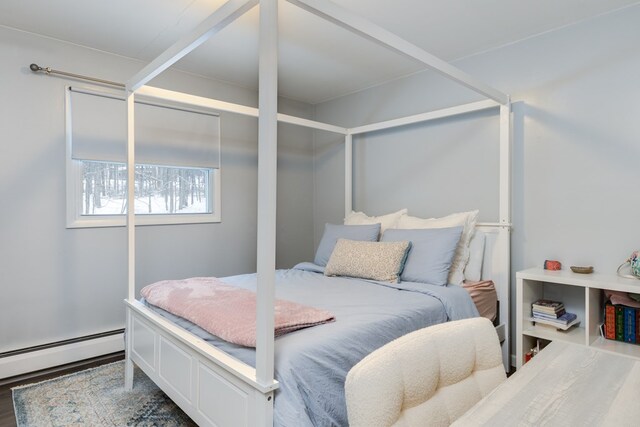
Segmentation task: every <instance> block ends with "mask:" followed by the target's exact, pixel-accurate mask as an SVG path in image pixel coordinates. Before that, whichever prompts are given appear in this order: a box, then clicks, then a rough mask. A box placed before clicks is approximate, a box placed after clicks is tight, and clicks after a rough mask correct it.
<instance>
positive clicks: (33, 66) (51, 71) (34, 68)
mask: <svg viewBox="0 0 640 427" xmlns="http://www.w3.org/2000/svg"><path fill="white" fill-rule="evenodd" d="M29 68H30V69H31V71H33V72H34V73H37V72H40V71H42V72H45V73H47V74H58V75H61V76H67V77H73V78H74V79H80V80H88V81H92V82H96V83H102V84H106V85H110V86H116V87H120V88H123V89H124V87H125V85H124V83H118V82H112V81H110V80H103V79H97V78H95V77H88V76H83V75H82V74H74V73H67V72H66V71H60V70H54V69H53V68H51V67H45V68H43V67H40V66H39V65H38V64H31V65H29Z"/></svg>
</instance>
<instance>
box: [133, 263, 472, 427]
mask: <svg viewBox="0 0 640 427" xmlns="http://www.w3.org/2000/svg"><path fill="white" fill-rule="evenodd" d="M321 272H322V269H321V268H320V267H317V266H315V265H313V264H310V263H303V264H299V265H298V266H296V268H293V269H290V270H278V271H277V272H276V298H281V299H286V300H289V301H294V302H298V303H300V304H305V305H309V306H313V307H316V308H321V309H325V310H328V311H330V312H332V313H333V314H334V315H335V317H336V321H335V322H333V323H328V324H324V325H320V326H315V327H312V328H307V329H303V330H299V331H296V332H292V333H289V334H287V335H283V336H281V337H278V338H276V340H275V377H276V379H277V380H278V381H279V382H280V388H279V389H278V390H276V397H275V401H274V425H276V426H291V427H303V426H346V425H347V412H346V405H345V400H344V381H345V378H346V375H347V373H348V372H349V370H350V369H351V367H353V366H354V365H355V364H356V363H358V362H359V361H360V360H361V359H362V358H363V357H364V356H366V355H367V354H369V353H371V352H372V351H374V350H376V349H377V348H379V347H381V346H382V345H384V344H386V343H388V342H390V341H392V340H394V339H395V338H398V337H400V336H402V335H405V334H407V333H409V332H411V331H414V330H417V329H420V328H423V327H426V326H430V325H434V324H437V323H442V322H446V321H448V320H457V319H462V318H467V317H475V316H477V315H478V311H477V310H476V307H475V305H474V304H473V302H472V300H471V298H470V297H469V294H468V293H467V292H466V291H465V290H464V289H462V288H460V287H457V286H445V287H441V286H433V285H428V284H423V283H413V282H401V283H399V284H388V283H380V282H371V281H366V280H361V279H352V278H343V277H326V276H324V275H323V274H321ZM222 280H223V281H224V282H225V283H228V284H231V285H234V286H239V287H242V288H245V289H254V290H255V283H256V275H255V274H248V275H240V276H232V277H226V278H223V279H222ZM142 302H143V303H145V304H146V305H147V306H149V307H150V308H151V309H153V310H154V311H156V312H157V313H159V314H160V315H162V316H164V317H165V318H168V319H169V320H171V321H173V322H174V323H176V324H177V325H178V326H180V327H182V328H184V329H186V330H188V331H190V332H191V333H193V334H195V335H197V336H199V337H200V338H202V339H204V340H206V341H207V342H209V343H211V344H212V345H215V346H216V347H218V348H220V349H221V350H223V351H225V352H227V353H228V354H230V355H231V356H234V357H235V358H237V359H239V360H241V361H243V362H245V363H247V364H249V365H251V366H255V349H253V348H247V347H242V346H238V345H235V344H231V343H229V342H226V341H223V340H221V339H219V338H217V337H215V336H213V335H211V334H209V333H207V332H206V331H204V330H203V329H201V328H199V327H198V326H197V325H194V324H193V323H191V322H189V321H187V320H185V319H182V318H180V317H177V316H174V315H172V314H170V313H168V312H166V311H163V310H161V309H160V308H157V307H154V306H151V305H150V304H147V303H146V302H145V301H142Z"/></svg>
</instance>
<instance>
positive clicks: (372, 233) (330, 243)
mask: <svg viewBox="0 0 640 427" xmlns="http://www.w3.org/2000/svg"><path fill="white" fill-rule="evenodd" d="M379 234H380V224H369V225H337V224H325V226H324V234H323V235H322V239H320V244H319V245H318V249H317V250H316V257H315V259H314V261H313V262H314V263H315V264H317V265H321V266H325V265H327V262H328V261H329V257H330V256H331V253H332V252H333V248H334V246H335V245H336V243H337V242H338V239H349V240H364V241H369V242H377V241H378V235H379Z"/></svg>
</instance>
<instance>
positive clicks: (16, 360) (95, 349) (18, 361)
mask: <svg viewBox="0 0 640 427" xmlns="http://www.w3.org/2000/svg"><path fill="white" fill-rule="evenodd" d="M122 350H124V334H123V333H118V334H116V335H109V336H104V337H99V338H95V339H90V340H86V341H81V342H74V343H71V344H66V345H60V346H57V347H51V348H46V349H42V350H36V351H31V352H28V353H21V354H16V355H14V356H8V357H3V358H0V379H3V378H9V377H15V376H18V375H23V374H26V373H29V372H34V371H40V370H43V369H48V368H52V367H55V366H60V365H66V364H68V363H73V362H77V361H79V360H85V359H91V358H93V357H98V356H102V355H105V354H111V353H117V352H119V351H122Z"/></svg>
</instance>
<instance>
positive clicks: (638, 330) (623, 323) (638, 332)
mask: <svg viewBox="0 0 640 427" xmlns="http://www.w3.org/2000/svg"><path fill="white" fill-rule="evenodd" d="M604 310H605V316H604V337H605V338H607V339H610V340H616V341H624V342H628V343H632V344H640V308H634V307H627V306H626V305H621V304H616V305H613V304H611V303H610V302H607V304H606V305H605V309H604Z"/></svg>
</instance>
